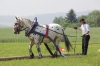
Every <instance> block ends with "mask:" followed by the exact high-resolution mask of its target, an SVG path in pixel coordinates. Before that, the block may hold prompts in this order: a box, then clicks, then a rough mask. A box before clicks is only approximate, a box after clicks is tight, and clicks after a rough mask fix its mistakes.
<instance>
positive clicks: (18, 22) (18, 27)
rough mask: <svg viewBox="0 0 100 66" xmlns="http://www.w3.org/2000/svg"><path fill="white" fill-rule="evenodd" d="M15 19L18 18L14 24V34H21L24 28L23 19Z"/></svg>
mask: <svg viewBox="0 0 100 66" xmlns="http://www.w3.org/2000/svg"><path fill="white" fill-rule="evenodd" d="M15 18H16V20H15V22H14V33H15V34H19V33H20V31H21V30H22V28H23V26H22V23H21V19H19V18H18V17H15Z"/></svg>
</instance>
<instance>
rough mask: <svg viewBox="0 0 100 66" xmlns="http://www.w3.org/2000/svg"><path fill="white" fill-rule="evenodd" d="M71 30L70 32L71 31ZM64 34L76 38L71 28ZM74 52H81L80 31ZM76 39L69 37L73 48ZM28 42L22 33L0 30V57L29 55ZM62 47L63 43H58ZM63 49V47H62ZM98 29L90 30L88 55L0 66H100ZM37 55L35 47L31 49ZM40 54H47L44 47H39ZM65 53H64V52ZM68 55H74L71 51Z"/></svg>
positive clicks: (26, 60)
mask: <svg viewBox="0 0 100 66" xmlns="http://www.w3.org/2000/svg"><path fill="white" fill-rule="evenodd" d="M71 30H72V31H71ZM66 34H67V35H70V36H76V31H75V30H74V29H73V28H66ZM77 35H78V37H77V42H76V52H81V37H80V36H81V31H77ZM75 39H76V37H69V40H70V41H71V43H72V46H73V47H75V42H74V41H75ZM28 45H29V40H28V38H27V37H25V36H24V31H23V32H21V34H19V35H15V34H13V29H12V28H0V57H8V56H24V55H29V52H28ZM60 47H64V43H63V42H61V43H60ZM64 48H65V47H64ZM99 49H100V28H91V40H90V44H89V47H88V55H86V56H82V55H73V56H67V57H66V58H63V57H58V58H50V57H47V58H42V59H36V58H35V59H21V60H10V61H0V66H100V52H98V50H99ZM32 50H33V52H34V54H35V55H38V53H37V49H36V46H35V45H34V46H33V48H32ZM41 52H42V54H49V52H48V51H47V49H46V48H45V47H44V45H41ZM64 53H65V52H64ZM67 53H68V52H67ZM69 53H74V50H73V49H71V51H70V52H69Z"/></svg>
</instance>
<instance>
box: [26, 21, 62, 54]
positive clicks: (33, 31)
mask: <svg viewBox="0 0 100 66" xmlns="http://www.w3.org/2000/svg"><path fill="white" fill-rule="evenodd" d="M37 26H39V25H38V22H35V23H34V24H33V25H32V28H31V29H30V30H29V29H27V30H26V31H25V36H29V35H30V34H31V33H34V34H38V35H40V36H42V37H43V38H42V41H41V43H42V42H43V40H44V37H46V38H48V39H50V40H51V41H52V42H53V44H54V46H55V47H56V49H57V50H58V51H59V53H60V54H61V52H60V50H59V48H58V46H57V45H56V43H55V42H54V40H53V39H51V37H50V36H48V31H49V26H48V25H46V34H43V33H40V32H37V31H35V29H36V27H37ZM44 44H45V46H46V48H47V50H48V51H49V53H50V54H51V55H52V56H53V53H52V52H51V50H50V48H49V47H48V45H47V44H46V43H44Z"/></svg>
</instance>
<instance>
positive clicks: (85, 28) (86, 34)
mask: <svg viewBox="0 0 100 66" xmlns="http://www.w3.org/2000/svg"><path fill="white" fill-rule="evenodd" d="M80 23H81V27H79V28H77V27H74V29H78V30H82V55H86V54H87V50H88V42H89V40H90V26H89V25H88V24H87V23H86V22H85V20H84V19H81V20H80Z"/></svg>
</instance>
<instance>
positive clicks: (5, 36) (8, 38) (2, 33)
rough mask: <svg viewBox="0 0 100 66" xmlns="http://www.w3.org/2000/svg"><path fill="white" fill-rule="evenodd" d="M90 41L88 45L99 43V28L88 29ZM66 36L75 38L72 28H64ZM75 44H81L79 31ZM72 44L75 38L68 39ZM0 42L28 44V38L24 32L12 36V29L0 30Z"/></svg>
mask: <svg viewBox="0 0 100 66" xmlns="http://www.w3.org/2000/svg"><path fill="white" fill-rule="evenodd" d="M90 30H91V31H90V35H91V40H90V43H91V44H94V43H100V41H99V39H100V28H99V27H95V28H91V29H90ZM66 34H67V35H70V36H76V30H74V29H73V28H66ZM77 36H78V37H77V44H81V38H82V37H81V31H79V30H77ZM68 38H69V40H70V41H71V43H72V44H74V41H75V39H76V37H68ZM0 42H1V43H4V42H6V43H7V42H29V40H28V38H27V37H26V36H25V35H24V31H22V32H21V33H20V34H17V35H16V34H14V33H13V28H0Z"/></svg>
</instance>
